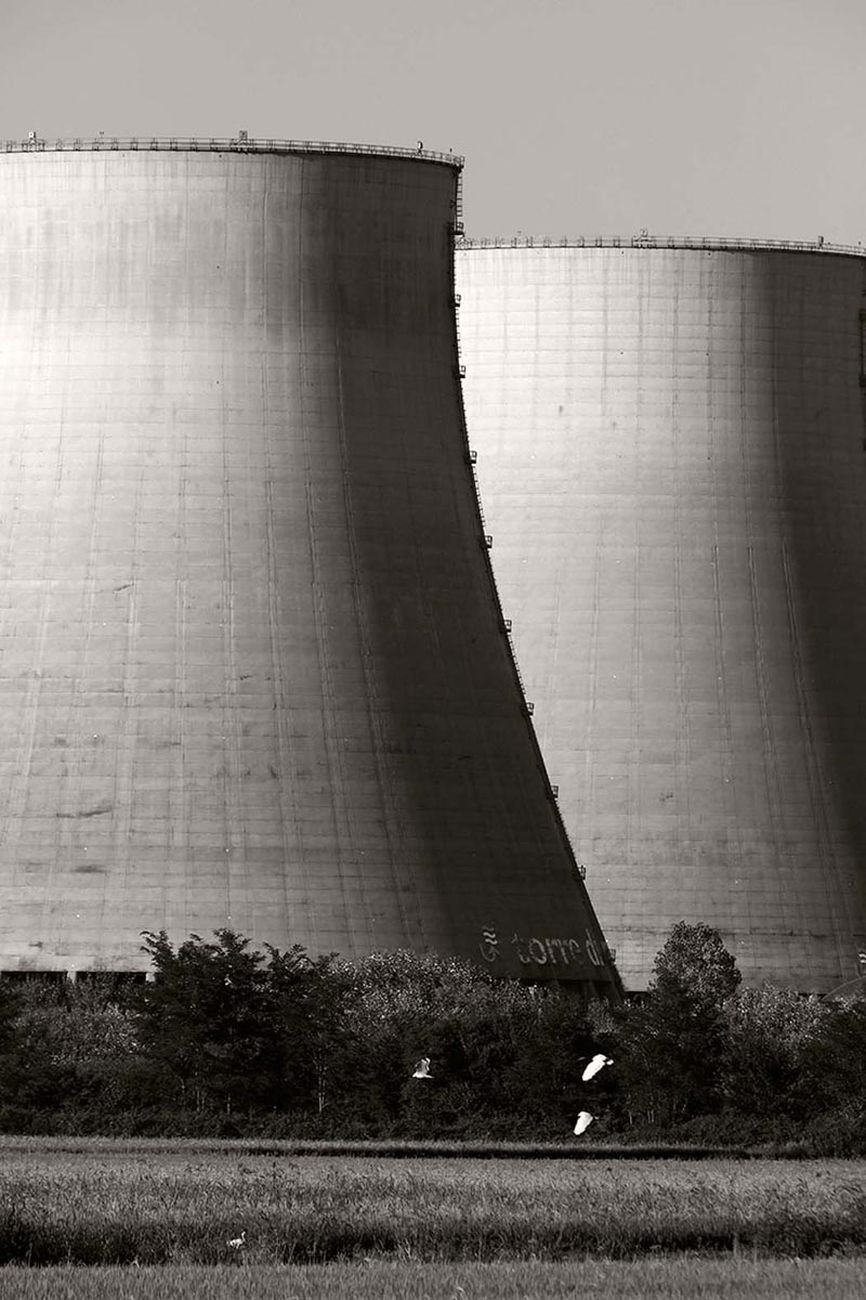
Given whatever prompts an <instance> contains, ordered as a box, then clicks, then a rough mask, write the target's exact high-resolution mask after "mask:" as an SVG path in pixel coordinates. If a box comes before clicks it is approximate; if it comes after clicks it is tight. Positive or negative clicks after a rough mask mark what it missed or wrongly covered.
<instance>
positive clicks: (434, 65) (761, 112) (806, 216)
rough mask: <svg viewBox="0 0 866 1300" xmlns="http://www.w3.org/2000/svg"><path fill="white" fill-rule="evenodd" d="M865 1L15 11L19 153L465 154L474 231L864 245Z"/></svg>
mask: <svg viewBox="0 0 866 1300" xmlns="http://www.w3.org/2000/svg"><path fill="white" fill-rule="evenodd" d="M864 109H866V0H726V2H725V3H721V2H720V0H653V2H652V3H650V2H649V0H646V2H641V0H524V3H522V4H518V3H515V0H429V3H420V2H419V0H367V3H360V2H359V0H354V2H353V0H339V2H338V3H335V2H334V0H284V2H283V3H278V2H277V0H232V2H231V3H229V0H134V2H133V0H2V25H0V138H13V139H15V138H17V139H20V138H21V137H22V136H26V133H27V132H28V131H29V130H36V131H38V132H39V134H40V135H43V136H48V137H56V136H75V135H81V136H92V135H95V134H96V133H97V132H98V131H100V130H102V131H104V132H105V134H106V135H109V136H110V135H121V136H127V135H141V136H150V135H164V136H168V135H196V136H207V137H209V136H230V135H234V134H236V133H237V131H238V129H239V128H245V129H246V130H248V131H249V133H250V135H251V136H260V137H277V138H281V139H287V138H292V139H304V140H306V139H319V140H335V141H339V140H344V141H359V142H363V143H372V144H395V145H405V146H407V147H414V146H415V144H416V142H417V141H418V140H423V141H424V144H425V146H426V147H427V148H431V149H441V150H445V151H447V150H448V149H449V148H452V149H453V150H454V151H455V152H456V153H462V154H465V155H466V172H465V177H464V199H465V201H464V213H465V220H466V228H467V234H471V235H493V234H503V235H509V234H513V233H515V232H516V231H518V230H520V231H523V232H526V233H532V234H536V235H551V236H554V237H559V236H561V235H581V234H584V235H589V234H594V233H604V234H632V233H636V232H637V231H638V230H639V229H640V228H641V227H646V228H647V229H648V230H649V231H650V232H651V233H655V234H668V233H670V234H697V235H703V234H706V235H709V234H715V235H737V236H751V237H754V238H775V239H784V238H790V239H813V238H816V237H817V236H818V235H819V234H823V235H824V237H825V238H826V239H827V240H828V241H838V242H842V243H849V244H857V243H858V242H860V241H863V242H864V243H866V150H864V141H866V111H864Z"/></svg>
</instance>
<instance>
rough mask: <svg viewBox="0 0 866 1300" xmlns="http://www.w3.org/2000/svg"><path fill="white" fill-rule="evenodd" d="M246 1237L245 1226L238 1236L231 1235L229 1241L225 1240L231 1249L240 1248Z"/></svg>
mask: <svg viewBox="0 0 866 1300" xmlns="http://www.w3.org/2000/svg"><path fill="white" fill-rule="evenodd" d="M246 1238H247V1230H246V1228H244V1230H243V1232H242V1233H241V1235H240V1236H239V1237H232V1239H231V1241H227V1242H226V1245H227V1246H230V1247H231V1249H232V1250H240V1249H241V1247H242V1246H243V1245H244V1242H245V1241H246Z"/></svg>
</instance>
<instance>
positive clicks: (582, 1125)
mask: <svg viewBox="0 0 866 1300" xmlns="http://www.w3.org/2000/svg"><path fill="white" fill-rule="evenodd" d="M594 1118H595V1117H594V1116H593V1115H590V1113H589V1111H588V1110H582V1111H581V1112H580V1114H579V1115H578V1117H577V1123H576V1124H575V1126H574V1131H575V1133H576V1134H577V1136H578V1137H580V1135H581V1133H585V1132H586V1130H587V1129H588V1128H589V1126H590V1124H591V1123H592V1121H593V1119H594Z"/></svg>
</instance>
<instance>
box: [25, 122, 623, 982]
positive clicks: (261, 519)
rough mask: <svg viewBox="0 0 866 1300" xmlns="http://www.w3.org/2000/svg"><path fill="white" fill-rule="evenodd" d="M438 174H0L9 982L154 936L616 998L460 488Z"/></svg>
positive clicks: (28, 154) (334, 153)
mask: <svg viewBox="0 0 866 1300" xmlns="http://www.w3.org/2000/svg"><path fill="white" fill-rule="evenodd" d="M459 172H460V160H459V159H455V158H453V157H450V156H445V155H429V154H428V155H423V154H406V153H401V152H400V151H397V150H385V149H382V150H376V149H364V148H360V147H346V148H344V149H341V148H339V147H336V146H318V145H309V146H300V145H295V144H285V145H277V144H256V143H254V142H251V143H247V142H246V141H243V140H241V141H235V142H224V143H222V144H221V143H219V142H211V143H210V145H208V144H201V145H195V144H194V142H163V143H160V142H158V141H152V142H151V141H147V142H140V143H139V145H138V147H136V145H135V142H125V143H124V144H121V145H118V144H117V142H111V141H101V142H95V143H94V144H91V145H84V146H83V147H81V145H80V143H79V142H74V143H73V144H71V145H70V144H66V145H65V146H64V144H63V142H58V143H57V144H56V145H48V146H47V147H42V146H41V144H40V142H38V141H36V142H33V143H32V145H31V146H30V147H28V146H24V147H23V148H22V147H20V146H17V147H7V150H6V152H3V153H0V457H2V461H0V464H2V474H0V735H2V749H0V814H2V815H0V898H2V908H0V966H2V968H3V969H4V970H6V971H22V970H39V971H49V970H54V971H59V970H65V971H67V972H69V971H84V970H135V969H143V968H144V966H145V965H146V958H145V956H144V954H143V953H142V951H141V937H140V932H141V931H142V930H145V929H148V930H156V929H160V928H165V929H166V930H167V931H168V933H169V936H170V937H171V938H172V939H173V940H175V941H179V940H182V939H183V938H185V937H186V936H187V935H188V934H189V933H190V932H191V931H194V932H197V933H199V934H201V935H203V936H209V935H210V934H211V932H212V931H214V930H216V929H218V928H222V927H227V928H231V929H234V930H235V931H237V932H239V933H241V934H243V935H246V936H247V937H249V938H250V939H251V940H252V941H253V943H254V945H256V946H260V945H261V944H263V943H265V942H268V943H271V944H275V945H276V946H278V947H281V948H285V947H287V946H288V945H291V944H294V943H300V944H303V945H305V946H306V947H307V948H308V949H309V950H310V951H311V952H313V953H321V952H329V951H332V950H335V951H338V952H340V953H341V954H343V955H344V956H346V957H348V958H358V957H360V956H363V955H365V954H367V953H369V952H371V951H372V950H378V949H388V948H394V947H398V946H403V947H410V948H413V949H416V950H418V951H428V950H429V951H432V952H435V953H439V954H442V955H446V956H449V955H458V956H464V957H469V958H474V959H475V960H477V961H478V962H481V963H484V964H485V965H486V968H487V969H489V970H491V971H493V972H499V973H502V974H511V975H520V976H524V977H527V978H534V979H544V978H558V979H564V980H571V981H576V982H578V983H579V984H580V985H582V986H583V987H584V988H585V989H586V990H587V991H589V992H592V991H594V990H595V991H604V990H606V989H610V988H612V987H615V985H616V975H615V973H614V971H613V970H612V968H611V965H610V962H609V960H608V959H607V956H606V953H605V945H604V940H603V938H602V935H601V932H600V930H599V928H598V924H597V921H596V919H595V916H594V914H593V911H592V908H591V906H590V904H589V901H588V899H587V896H586V892H585V890H584V887H583V885H582V883H581V881H580V879H579V875H578V873H577V871H576V867H575V863H574V859H573V856H572V854H571V851H570V849H569V845H568V841H567V838H566V835H565V831H564V829H563V826H562V822H561V819H560V816H559V813H558V810H557V807H556V805H555V802H554V801H553V798H552V792H551V789H550V785H549V782H548V779H547V776H546V773H545V770H544V766H543V763H542V761H541V758H540V754H539V751H538V747H537V744H536V741H535V737H534V733H533V731H532V727H531V723H530V721H529V718H528V714H527V709H526V705H525V702H524V700H523V697H522V694H521V691H520V687H519V682H518V679H517V676H516V672H515V668H514V664H513V660H512V656H511V651H510V647H509V643H508V638H507V634H506V632H505V629H504V625H503V621H502V615H501V611H500V609H499V606H498V603H497V599H496V593H495V588H494V585H493V581H492V576H491V571H490V563H489V557H488V554H487V549H486V544H485V538H484V533H483V527H482V523H481V518H480V515H479V512H478V505H477V501H476V497H475V487H474V483H473V480H472V473H471V470H470V468H469V464H468V450H467V445H466V440H465V429H464V424H463V409H462V399H461V392H460V381H459V373H458V358H457V345H456V331H455V318H454V285H453V235H454V229H455V221H456V217H457V215H458V214H457V210H456V203H457V197H458V181H459Z"/></svg>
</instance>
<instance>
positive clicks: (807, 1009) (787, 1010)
mask: <svg viewBox="0 0 866 1300" xmlns="http://www.w3.org/2000/svg"><path fill="white" fill-rule="evenodd" d="M725 1014H726V1022H727V1062H726V1069H725V1079H724V1084H723V1090H724V1094H725V1098H726V1101H727V1102H728V1104H729V1105H731V1106H732V1107H733V1108H734V1109H736V1110H737V1111H739V1112H740V1113H742V1114H747V1115H753V1116H762V1117H770V1116H775V1115H778V1114H779V1113H782V1112H788V1111H791V1110H792V1109H793V1110H797V1109H799V1105H798V1103H799V1101H800V1100H801V1098H802V1091H803V1090H802V1077H803V1070H804V1067H805V1066H806V1065H807V1063H808V1060H809V1058H810V1054H811V1050H812V1044H813V1043H814V1041H815V1040H816V1038H817V1037H819V1036H820V1035H821V1034H822V1028H823V1026H824V1024H825V1022H826V1021H827V1020H828V1017H829V1016H830V1014H831V1013H830V1009H829V1008H828V1006H827V1004H826V1003H824V1002H822V1001H821V1000H820V998H817V997H815V996H812V997H807V998H804V997H801V996H800V995H799V994H798V993H797V992H796V990H794V989H788V988H784V989H783V988H774V987H772V986H769V985H768V986H767V987H765V988H762V989H740V990H738V992H737V994H736V996H735V997H733V998H730V999H729V1001H728V1003H727V1005H726V1012H725Z"/></svg>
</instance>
